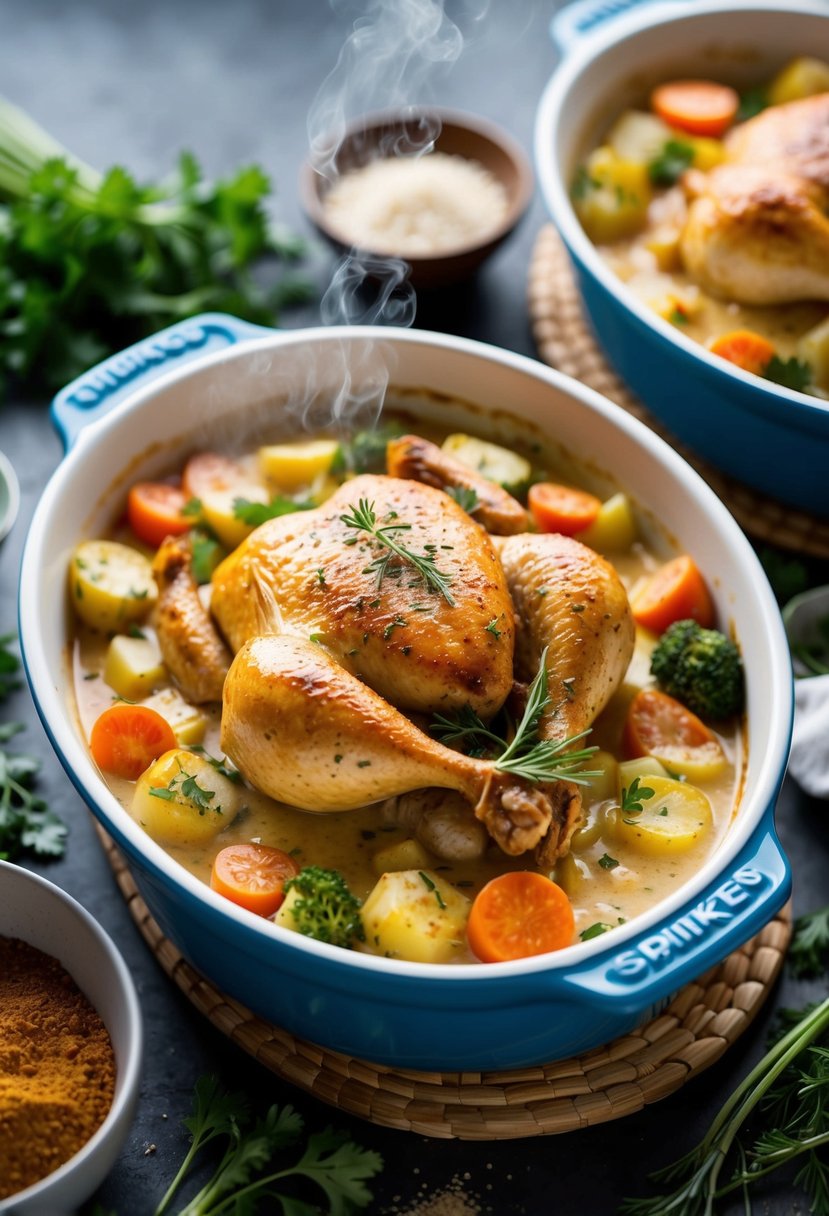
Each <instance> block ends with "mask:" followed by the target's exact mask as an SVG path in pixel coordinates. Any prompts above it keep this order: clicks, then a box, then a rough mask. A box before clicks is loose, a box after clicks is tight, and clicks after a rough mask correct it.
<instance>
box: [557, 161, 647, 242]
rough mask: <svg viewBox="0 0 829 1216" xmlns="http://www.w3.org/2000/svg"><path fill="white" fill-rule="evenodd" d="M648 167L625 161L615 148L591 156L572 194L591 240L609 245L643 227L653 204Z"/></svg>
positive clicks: (574, 203)
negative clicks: (651, 203)
mask: <svg viewBox="0 0 829 1216" xmlns="http://www.w3.org/2000/svg"><path fill="white" fill-rule="evenodd" d="M651 193H652V187H651V181H650V177H649V175H648V167H647V165H646V164H643V163H640V162H637V161H631V160H623V159H622V158H621V157H620V156H617V155H616V153H615V152H614V151H613V149H612V148H610V147H607V146H603V147H601V148H596V150H595V151H594V152H591V154H590V156H588V158H587V161H586V162H585V164H584V166H583V168H582V171H581V173H580V174H579V175H578V178H577V180H576V184H575V187H574V190H573V196H574V197H573V206H574V207H575V209H576V213H577V215H578V217H579V219H580V220H581V222H582V224H583V225H584V228H585V231H586V232H587V235H588V236H589V237H590V239H591V240H593V241H595V242H596V243H597V244H599V245H602V244H609V243H611V242H613V241H618V240H620V239H622V238H623V237H626V236H633V235H634V233H636V232H639V231H640V229H641V228H643V227H644V224H645V220H646V219H647V212H648V204H649V203H650V200H651Z"/></svg>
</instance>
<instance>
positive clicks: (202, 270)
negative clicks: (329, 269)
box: [0, 98, 306, 389]
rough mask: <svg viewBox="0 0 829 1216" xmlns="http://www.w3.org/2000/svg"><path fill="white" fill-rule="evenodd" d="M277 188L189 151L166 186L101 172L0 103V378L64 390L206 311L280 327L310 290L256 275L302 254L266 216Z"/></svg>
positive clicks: (257, 172)
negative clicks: (209, 167) (218, 168)
mask: <svg viewBox="0 0 829 1216" xmlns="http://www.w3.org/2000/svg"><path fill="white" fill-rule="evenodd" d="M270 193H271V185H270V182H269V180H268V178H267V176H266V175H265V173H264V172H263V171H262V169H261V168H259V167H258V166H256V165H251V166H248V167H245V168H242V169H239V170H238V171H237V172H236V173H234V174H233V175H231V176H230V177H227V178H225V179H223V180H220V181H216V182H212V183H211V182H208V181H205V180H204V178H203V177H202V173H201V169H200V167H199V165H198V163H197V161H196V159H195V157H194V156H192V154H190V153H188V152H185V153H182V155H181V157H180V159H179V163H178V167H177V171H176V173H175V174H174V175H173V176H172V177H171V178H170V179H169V180H165V182H164V184H163V185H149V186H145V185H139V184H138V183H137V182H136V181H135V179H134V178H133V177H132V176H131V175H130V174H129V173H128V172H127V170H126V169H124V168H122V167H121V166H115V167H113V168H111V169H110V170H109V171H108V172H106V173H104V174H101V173H99V172H98V171H97V170H95V169H93V168H92V167H90V166H89V165H87V164H84V163H83V162H82V161H80V160H79V159H78V158H77V157H75V156H73V155H72V154H71V153H69V152H68V151H67V150H66V149H65V148H63V147H62V146H61V145H60V144H59V143H57V142H56V141H55V140H54V139H53V138H52V137H51V136H49V135H48V134H47V133H46V132H45V131H43V130H42V129H41V128H40V127H38V126H37V124H36V123H34V122H33V120H32V119H31V118H29V117H28V115H26V114H24V113H23V112H21V111H20V110H18V109H17V108H16V107H14V106H13V105H11V104H10V103H9V102H7V101H5V100H3V99H2V98H0V200H2V201H0V266H2V268H3V273H2V275H0V332H2V334H3V341H2V342H1V343H0V381H2V380H3V379H4V378H6V377H11V376H14V377H17V378H20V379H22V380H24V381H27V382H29V383H31V384H34V385H36V386H43V387H45V388H47V389H55V388H58V387H60V386H61V385H62V384H65V383H66V382H67V381H68V380H71V379H73V378H74V377H75V376H77V375H79V374H80V373H81V372H83V371H84V370H85V369H86V368H87V367H89V366H90V365H91V364H93V363H96V362H97V361H99V360H100V359H102V358H104V357H105V356H106V355H108V354H110V353H111V352H112V351H115V350H119V349H121V348H122V347H123V346H124V345H126V344H128V343H130V342H133V341H136V340H137V339H139V338H141V337H144V336H146V335H148V334H152V333H154V332H156V331H157V330H158V329H161V328H163V327H164V326H165V325H169V324H170V323H171V322H173V321H178V320H181V319H183V318H185V317H188V316H193V315H195V314H197V313H201V312H209V311H217V312H229V313H233V314H235V315H236V316H241V317H244V318H246V319H247V320H250V321H258V322H260V323H263V324H273V322H274V320H275V319H276V317H277V315H278V312H279V310H280V308H282V307H283V306H284V305H285V304H287V303H289V302H291V301H292V300H294V299H296V298H299V297H300V296H302V295H304V294H306V291H305V288H304V285H303V284H301V283H298V282H297V281H296V280H294V279H293V278H292V277H291V276H290V275H289V274H285V273H283V274H281V276H277V275H276V274H274V273H271V274H270V275H269V281H268V282H267V283H265V282H262V281H261V280H260V279H258V278H256V279H255V278H254V277H253V276H252V275H251V267H252V265H253V263H254V262H256V261H258V260H259V259H260V258H262V257H265V256H268V257H270V258H271V260H272V261H273V262H274V263H277V262H278V263H280V264H281V268H282V269H283V270H284V267H285V265H286V264H287V263H289V262H292V261H295V260H296V259H297V258H298V257H299V256H300V255H301V254H302V253H303V252H304V245H303V243H302V242H301V241H299V240H297V239H296V238H294V237H292V236H289V235H286V234H285V233H283V232H281V231H280V230H279V229H278V228H276V226H275V225H274V224H273V223H272V222H271V220H270V219H269V216H268V213H267V210H266V206H265V204H266V200H267V199H268V197H269V195H270Z"/></svg>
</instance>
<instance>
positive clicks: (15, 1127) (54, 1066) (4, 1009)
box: [0, 937, 115, 1199]
mask: <svg viewBox="0 0 829 1216" xmlns="http://www.w3.org/2000/svg"><path fill="white" fill-rule="evenodd" d="M114 1088H115V1056H114V1054H113V1051H112V1044H111V1043H110V1039H109V1035H108V1033H107V1030H106V1027H105V1026H104V1024H103V1022H102V1021H101V1018H100V1017H99V1015H98V1013H97V1012H96V1011H95V1010H94V1009H93V1008H92V1006H91V1005H90V1003H89V1001H88V1000H87V999H86V997H85V996H84V995H83V993H82V992H81V991H80V989H79V988H78V986H77V984H76V983H75V981H74V980H73V979H72V977H71V976H70V975H69V974H68V973H67V972H66V971H65V970H64V969H63V967H62V966H61V965H60V963H59V962H58V961H57V959H54V958H51V957H50V956H49V955H48V954H44V953H43V952H42V951H40V950H36V949H35V948H34V947H33V946H30V945H28V944H27V943H26V942H22V941H19V940H18V939H17V938H7V937H0V1199H4V1198H6V1197H8V1196H9V1195H14V1194H16V1193H17V1192H18V1191H22V1190H24V1189H25V1188H26V1187H28V1186H32V1185H33V1184H34V1183H35V1182H39V1181H40V1179H41V1178H45V1177H46V1175H47V1174H51V1173H52V1172H53V1171H54V1170H56V1169H57V1168H58V1166H60V1165H62V1164H63V1163H64V1162H65V1161H68V1160H69V1158H70V1157H72V1156H74V1155H75V1153H77V1152H78V1151H79V1149H81V1148H83V1146H84V1144H86V1142H87V1140H89V1138H90V1137H91V1136H92V1134H93V1132H95V1131H96V1130H97V1128H98V1127H99V1126H100V1125H101V1123H103V1121H104V1119H105V1118H106V1115H107V1112H108V1111H109V1108H110V1106H111V1105H112V1096H113V1092H114Z"/></svg>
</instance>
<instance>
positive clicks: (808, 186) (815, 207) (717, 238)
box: [681, 93, 829, 304]
mask: <svg viewBox="0 0 829 1216" xmlns="http://www.w3.org/2000/svg"><path fill="white" fill-rule="evenodd" d="M727 152H728V160H727V161H726V162H725V163H724V164H722V165H719V166H717V167H716V168H714V169H712V170H711V172H710V173H700V172H697V171H694V170H691V171H690V172H688V173H686V174H685V178H684V182H683V184H684V186H685V190H686V194H687V195H688V196H689V199H690V205H689V208H688V218H687V221H686V224H685V227H684V229H683V233H682V238H681V251H682V258H683V261H684V263H685V267H686V269H687V270H688V271H689V273H690V274H692V275H693V276H694V278H695V279H696V280H697V281H698V282H699V283H700V284H701V285H702V286H703V287H704V288H705V289H706V290H708V291H710V292H712V293H713V294H714V295H719V296H724V297H726V298H728V299H731V300H736V301H737V302H738V303H742V304H785V303H790V302H792V301H795V300H809V299H814V300H827V299H829V93H821V94H818V95H817V96H814V97H807V98H804V99H803V100H800V101H792V102H788V103H787V104H785V105H779V106H771V107H770V108H769V109H767V110H764V111H763V112H762V113H761V114H758V115H757V117H756V118H752V119H750V120H749V121H748V122H745V123H743V124H741V125H740V126H739V127H737V128H736V129H735V130H734V131H733V132H732V134H731V135H730V136H729V138H728V140H727Z"/></svg>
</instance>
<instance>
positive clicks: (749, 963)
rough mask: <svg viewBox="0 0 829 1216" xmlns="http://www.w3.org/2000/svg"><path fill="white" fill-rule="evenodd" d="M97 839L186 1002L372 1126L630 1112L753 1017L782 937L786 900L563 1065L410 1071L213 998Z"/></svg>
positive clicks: (714, 1055)
mask: <svg viewBox="0 0 829 1216" xmlns="http://www.w3.org/2000/svg"><path fill="white" fill-rule="evenodd" d="M98 834H99V836H100V838H101V842H102V844H103V846H104V849H105V851H106V854H107V857H108V859H109V862H110V865H111V866H112V869H113V871H114V872H115V877H116V879H117V881H118V885H119V887H120V888H121V892H122V894H123V895H124V897H125V899H126V900H127V903H128V905H129V909H130V912H131V913H132V916H133V919H134V920H135V922H136V924H137V925H138V928H139V929H140V931H141V933H142V935H143V937H144V939H145V940H146V942H147V943H148V944H149V946H150V949H151V950H152V952H153V954H154V955H155V956H156V958H157V959H158V961H159V963H160V964H161V966H162V967H163V968H164V970H165V971H166V972H167V974H168V975H169V976H171V977H172V978H173V979H174V980H175V982H176V983H177V984H178V986H179V988H180V989H181V991H182V992H183V993H184V995H185V996H186V997H187V999H188V1000H189V1001H191V1002H192V1004H193V1005H194V1006H195V1007H196V1009H198V1010H199V1011H200V1012H201V1013H203V1014H204V1015H205V1017H207V1019H208V1020H209V1021H210V1022H211V1023H212V1024H213V1025H214V1026H215V1027H216V1028H217V1029H218V1030H221V1031H222V1032H223V1033H224V1034H226V1035H227V1036H228V1038H230V1039H232V1041H233V1042H234V1043H236V1044H237V1045H238V1046H239V1047H241V1048H243V1049H244V1050H245V1051H246V1052H248V1054H249V1055H252V1056H253V1057H254V1058H255V1059H257V1060H258V1061H259V1062H260V1063H262V1064H264V1065H265V1067H266V1068H269V1069H270V1070H271V1072H274V1073H276V1074H277V1076H279V1077H281V1078H283V1080H285V1081H289V1082H290V1083H291V1084H292V1085H297V1086H299V1088H300V1089H304V1090H306V1091H307V1092H308V1093H309V1094H312V1095H313V1097H315V1098H318V1099H320V1100H321V1101H322V1102H327V1103H328V1104H329V1105H331V1106H336V1107H338V1108H339V1109H340V1110H343V1111H347V1112H348V1113H349V1114H352V1115H357V1116H359V1117H360V1118H363V1119H368V1120H370V1121H371V1122H372V1123H377V1124H379V1125H380V1126H382V1127H394V1128H397V1129H399V1130H402V1131H411V1132H417V1133H418V1134H419V1135H422V1136H435V1137H440V1138H442V1139H453V1138H454V1139H459V1140H515V1139H518V1138H521V1137H529V1136H545V1135H552V1134H555V1133H558V1132H568V1131H575V1130H576V1129H578V1128H582V1127H589V1126H590V1125H591V1124H593V1123H606V1122H607V1121H608V1120H610V1119H619V1118H621V1117H622V1116H623V1115H630V1114H633V1113H634V1112H635V1111H638V1110H641V1109H642V1108H643V1106H646V1105H647V1104H648V1103H650V1102H656V1101H658V1100H659V1099H660V1098H664V1097H667V1095H668V1094H670V1093H673V1092H674V1090H676V1089H679V1087H680V1086H681V1085H684V1084H685V1082H686V1081H688V1080H690V1079H691V1077H694V1076H696V1074H697V1073H699V1072H702V1071H703V1069H705V1068H708V1067H709V1065H711V1064H713V1063H714V1061H715V1060H718V1059H719V1057H720V1056H721V1055H722V1053H723V1052H724V1051H725V1050H726V1048H727V1047H728V1046H729V1045H730V1044H731V1043H733V1042H734V1040H735V1039H737V1038H738V1037H739V1036H740V1035H741V1034H742V1033H743V1031H744V1030H745V1029H746V1027H747V1026H749V1025H750V1024H751V1022H752V1020H753V1019H754V1017H755V1015H756V1013H757V1011H758V1010H759V1009H760V1007H761V1005H762V1004H763V1002H764V1001H765V999H766V997H767V996H768V995H769V993H770V991H771V988H772V985H773V984H774V981H775V979H776V978H777V974H778V972H779V970H780V967H781V966H782V963H783V958H784V955H785V952H786V948H787V946H788V944H789V937H790V936H791V917H790V910H789V908H788V906H787V907H786V908H784V909H783V910H782V911H781V912H780V913H779V914H778V916H777V917H776V918H775V919H774V920H772V921H770V922H769V924H767V925H766V927H765V928H764V929H762V930H761V931H760V933H758V934H757V936H756V937H753V938H752V939H751V941H749V942H747V943H746V944H745V945H744V946H743V947H742V948H741V949H739V950H736V951H735V952H734V953H733V954H731V955H729V957H728V958H727V959H726V960H725V961H724V962H723V963H721V964H720V965H719V966H718V967H714V968H713V969H712V970H711V971H708V972H706V974H705V975H703V976H702V977H701V978H700V979H698V980H697V981H696V982H695V983H693V984H688V985H687V986H686V987H685V988H683V989H682V990H681V991H680V993H679V994H678V995H677V996H676V997H675V998H674V1000H673V1001H672V1002H671V1004H670V1006H669V1007H668V1008H667V1009H666V1010H665V1012H664V1013H663V1014H662V1015H661V1016H660V1017H658V1018H655V1019H654V1020H653V1021H651V1022H648V1024H647V1025H646V1026H643V1027H641V1029H639V1030H637V1031H636V1032H635V1033H634V1034H631V1035H627V1036H626V1037H625V1038H621V1039H617V1040H616V1041H615V1042H613V1043H609V1044H608V1045H607V1046H606V1047H600V1048H597V1049H596V1050H594V1051H590V1052H587V1053H585V1054H584V1055H582V1056H578V1057H576V1058H574V1059H572V1060H560V1061H558V1062H556V1063H554V1064H544V1065H540V1066H539V1067H536V1068H516V1069H512V1070H510V1071H508V1072H504V1071H497V1072H462V1073H449V1072H415V1071H411V1070H406V1069H396V1068H389V1067H386V1066H384V1065H381V1064H371V1063H368V1062H367V1061H365V1060H356V1059H352V1058H351V1057H349V1056H344V1055H340V1054H339V1053H338V1052H335V1051H329V1050H328V1049H327V1048H324V1047H318V1046H317V1045H316V1044H315V1043H309V1042H307V1041H306V1040H304V1039H297V1038H294V1036H293V1035H291V1034H289V1033H288V1032H287V1031H285V1030H281V1029H280V1028H279V1027H278V1026H273V1025H271V1024H270V1023H268V1022H265V1021H263V1020H262V1019H261V1018H258V1017H256V1015H255V1014H253V1013H251V1012H250V1010H249V1009H246V1008H245V1007H244V1006H243V1005H240V1004H239V1003H238V1001H234V1000H232V999H231V998H230V997H227V996H225V995H223V993H221V992H219V991H218V989H216V988H214V987H213V985H212V984H211V983H210V981H209V980H207V979H205V978H204V976H202V975H200V974H199V973H198V972H197V971H195V970H194V969H193V968H192V967H191V966H190V964H189V963H187V962H185V960H184V959H183V958H182V956H181V954H180V953H179V951H178V949H177V948H176V946H174V945H173V943H172V942H171V941H169V939H168V938H166V937H165V936H164V934H163V933H162V932H161V929H160V928H159V927H158V925H157V924H156V922H155V921H154V920H153V918H152V916H151V915H150V912H149V911H148V909H147V905H146V904H145V903H144V901H143V899H142V898H141V896H140V895H139V894H138V891H137V889H136V886H135V882H134V880H133V877H132V874H131V873H130V871H129V868H128V867H127V865H126V863H125V861H124V859H123V857H122V856H121V854H120V852H119V851H118V849H117V847H116V846H115V844H114V843H113V841H112V840H111V839H110V837H109V836H107V835H106V833H105V832H104V831H103V830H102V829H101V828H98Z"/></svg>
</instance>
